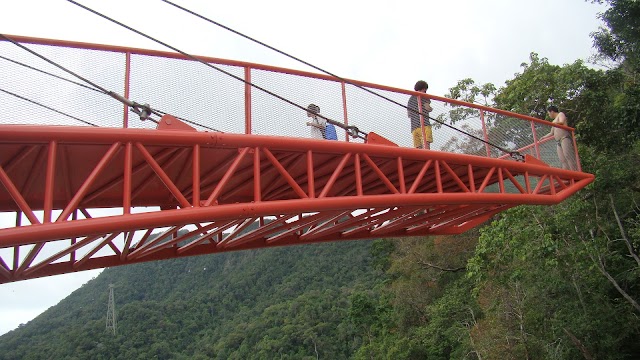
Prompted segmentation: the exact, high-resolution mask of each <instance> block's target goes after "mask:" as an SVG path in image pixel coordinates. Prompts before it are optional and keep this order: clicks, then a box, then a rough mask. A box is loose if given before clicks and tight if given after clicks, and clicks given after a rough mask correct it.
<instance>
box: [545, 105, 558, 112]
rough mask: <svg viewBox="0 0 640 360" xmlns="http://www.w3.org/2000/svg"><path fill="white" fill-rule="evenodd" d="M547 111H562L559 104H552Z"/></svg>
mask: <svg viewBox="0 0 640 360" xmlns="http://www.w3.org/2000/svg"><path fill="white" fill-rule="evenodd" d="M547 111H553V112H560V111H558V107H557V106H555V105H550V106H549V107H548V108H547Z"/></svg>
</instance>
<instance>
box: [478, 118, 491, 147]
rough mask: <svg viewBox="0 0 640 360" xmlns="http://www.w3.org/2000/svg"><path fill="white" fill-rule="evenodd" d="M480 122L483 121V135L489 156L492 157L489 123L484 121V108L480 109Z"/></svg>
mask: <svg viewBox="0 0 640 360" xmlns="http://www.w3.org/2000/svg"><path fill="white" fill-rule="evenodd" d="M480 122H482V136H483V137H484V148H485V150H487V157H491V149H490V148H489V134H487V124H486V123H485V121H484V110H482V109H480Z"/></svg>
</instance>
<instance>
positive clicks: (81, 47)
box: [0, 36, 594, 283]
mask: <svg viewBox="0 0 640 360" xmlns="http://www.w3.org/2000/svg"><path fill="white" fill-rule="evenodd" d="M11 38H13V39H14V40H16V41H19V42H22V43H29V44H36V45H44V46H52V47H63V48H65V49H66V50H69V51H70V50H71V49H73V50H74V51H75V50H77V51H78V52H77V53H75V52H64V54H67V56H69V57H71V58H76V57H78V58H81V57H82V56H84V55H83V54H86V53H87V52H91V51H99V52H101V54H103V55H104V54H105V53H109V54H120V55H123V56H122V59H124V62H125V63H124V66H120V67H122V68H123V69H124V72H125V74H124V76H123V77H122V78H123V81H124V87H123V89H124V92H123V94H122V95H123V96H125V97H127V98H128V97H129V86H130V81H131V80H130V78H131V76H130V75H131V74H130V72H131V68H132V64H138V67H137V69H138V72H140V71H142V72H143V73H144V71H145V70H146V68H145V67H144V64H147V61H149V59H152V60H153V61H159V60H158V59H164V60H166V59H179V60H180V61H190V60H188V59H185V58H184V57H183V56H181V55H177V54H171V53H163V52H157V51H150V50H140V49H130V48H121V47H114V46H106V45H95V44H83V43H72V42H67V41H59V40H48V39H35V38H27V37H19V36H11ZM38 49H39V50H41V48H38ZM83 51H84V52H83ZM134 55H135V56H137V58H136V61H132V59H131V58H132V56H134ZM200 58H201V59H203V60H205V61H207V62H209V63H216V64H221V65H224V66H228V67H230V68H231V67H233V68H234V69H236V70H235V71H236V72H237V73H242V74H244V79H245V80H246V81H250V80H251V79H252V77H255V78H258V79H261V78H264V77H265V76H267V75H269V76H271V75H272V74H277V75H278V76H279V77H284V78H286V79H287V81H289V82H288V83H286V86H281V87H280V88H281V89H282V88H287V89H288V88H289V86H290V85H291V86H293V85H295V84H298V83H302V84H304V86H305V87H304V88H303V89H302V90H300V91H303V90H304V91H306V90H309V88H310V86H311V84H313V86H319V87H318V89H320V88H321V87H322V86H329V85H331V86H334V90H331V91H333V92H331V91H329V90H326V91H328V92H327V94H333V95H326V94H324V93H323V94H324V95H323V96H324V97H326V98H327V99H328V98H329V96H339V97H341V101H340V104H341V108H340V109H337V108H335V109H331V110H334V112H335V113H343V114H344V119H343V120H342V122H343V124H344V125H348V124H349V121H348V120H349V118H350V117H351V118H353V117H356V118H358V116H357V115H358V111H359V110H361V109H371V108H376V109H381V108H383V107H384V106H383V105H385V104H381V103H376V102H375V101H374V100H371V99H369V98H367V99H363V98H361V97H360V95H358V93H355V92H354V91H353V90H354V89H353V84H357V85H359V86H365V87H368V88H371V89H375V90H378V91H383V92H385V93H386V94H388V95H389V94H390V95H395V96H396V98H398V99H402V101H406V100H407V99H408V96H409V95H419V96H425V97H428V98H430V99H431V101H432V102H431V104H432V106H433V107H434V108H436V110H437V111H438V112H439V114H440V115H446V114H447V112H448V111H449V109H455V108H456V107H465V108H466V109H467V111H469V112H474V111H475V112H477V113H478V115H479V117H478V118H477V119H475V120H474V119H473V118H469V119H467V120H468V121H469V123H468V124H471V125H472V126H470V128H471V129H480V130H481V133H482V138H483V139H484V140H485V141H488V140H492V141H498V142H501V143H503V144H504V143H505V142H506V143H509V142H511V141H512V139H511V138H510V137H509V135H508V134H506V135H504V137H503V138H501V137H495V136H496V131H495V130H496V128H495V126H494V127H493V128H491V129H489V125H491V123H490V122H489V121H488V120H486V119H485V115H486V116H487V117H488V118H490V119H493V120H491V121H496V120H495V119H498V118H500V119H502V120H504V119H505V118H509V119H514V120H517V121H514V122H513V123H511V124H513V125H514V126H518V129H519V131H520V135H521V136H523V135H522V134H524V132H523V131H524V130H526V131H528V132H530V135H527V136H528V138H527V139H528V140H527V141H524V142H519V143H518V144H519V145H518V146H519V147H521V148H520V149H519V151H520V152H521V153H523V154H527V155H526V156H525V161H524V162H518V161H514V160H510V159H506V158H497V156H498V155H496V154H495V153H492V151H491V149H490V147H489V145H488V143H487V144H486V145H485V144H482V146H481V147H480V148H479V150H478V148H474V147H473V146H467V147H464V146H462V147H460V148H459V149H458V151H463V152H465V151H468V153H469V154H474V155H467V154H460V153H454V152H449V151H448V150H446V149H444V148H442V146H444V143H442V144H440V146H441V150H442V151H428V150H421V149H413V148H402V147H398V146H397V145H396V144H394V143H393V142H392V141H396V142H397V141H398V140H394V139H391V141H389V140H386V139H385V138H383V137H380V136H377V135H376V134H375V133H373V132H371V133H369V135H368V138H367V142H368V143H366V144H362V143H357V142H349V138H348V137H345V140H347V141H325V140H311V139H304V138H300V137H295V136H299V135H298V134H293V135H292V134H289V136H287V137H285V136H267V135H255V134H252V133H255V132H256V131H255V129H254V125H255V124H256V119H255V118H254V116H253V114H254V113H257V112H259V111H265V109H276V110H272V112H271V113H270V114H269V116H270V117H269V121H271V122H272V123H280V124H286V123H287V121H291V120H292V119H290V118H288V117H287V116H290V114H291V113H290V112H286V111H284V110H283V109H282V108H280V107H278V106H279V105H277V104H275V105H274V104H271V103H268V102H265V100H264V99H261V98H260V97H256V94H255V93H256V92H255V91H254V92H252V88H251V86H249V84H245V83H241V85H239V86H240V88H237V89H236V88H233V89H232V88H229V89H222V90H226V92H224V91H221V94H223V93H224V94H227V96H236V95H237V94H242V96H243V99H242V101H243V102H244V104H243V105H244V106H243V111H242V112H238V113H234V112H232V111H231V110H232V109H233V106H228V107H227V110H229V109H231V110H229V111H231V112H229V114H230V115H229V114H227V113H224V114H220V115H224V116H218V117H219V118H222V119H225V120H228V122H234V121H235V122H237V121H244V124H245V126H244V128H245V130H244V131H245V134H235V133H222V132H204V131H196V130H194V129H193V128H192V127H191V126H189V125H186V124H184V123H183V122H181V121H179V120H177V119H176V118H174V117H171V116H169V115H165V117H163V118H162V119H161V121H160V123H159V125H158V128H157V129H141V128H129V127H130V126H131V124H130V123H129V119H128V108H127V107H126V106H124V105H122V104H120V103H116V104H117V105H116V106H118V112H120V113H121V114H123V115H122V126H123V128H113V127H94V128H91V127H71V126H43V125H7V124H4V125H0V184H1V186H0V212H1V213H0V283H6V282H11V281H18V280H24V279H30V278H36V277H42V276H49V275H55V274H63V273H69V272H75V271H82V270H88V269H95V268H102V267H109V266H117V265H126V264H131V263H137V262H144V261H153V260H162V259H170V258H177V257H184V256H192V255H199V254H210V253H217V252H224V251H233V250H243V249H255V248H263V247H272V246H285V245H293V244H305V243H315V242H324V241H341V240H352V239H370V238H381V237H397V236H415V235H430V234H458V233H461V232H464V231H466V230H468V229H470V228H473V227H475V226H477V225H479V224H481V223H482V222H484V221H486V220H487V219H489V218H490V217H491V216H492V215H494V214H496V213H499V212H501V211H504V210H506V209H508V208H510V207H513V206H517V205H520V204H539V205H552V204H557V203H559V202H561V201H563V200H564V199H566V198H567V197H568V196H571V195H572V194H574V193H575V192H576V191H578V190H579V189H581V188H583V187H584V186H586V185H587V184H589V183H590V182H591V181H593V178H594V177H593V175H591V174H586V173H582V172H580V171H568V170H563V169H559V168H555V167H552V166H549V165H547V164H546V163H545V162H543V161H541V160H539V159H545V161H547V162H551V161H555V160H553V159H554V158H555V151H556V149H555V147H556V145H555V144H554V143H553V142H552V140H551V139H543V140H539V139H540V137H541V136H543V135H544V134H546V133H548V131H549V130H550V126H555V127H561V128H565V130H568V131H570V132H571V134H572V139H573V141H574V149H575V148H576V146H575V137H573V129H571V128H567V127H563V126H558V125H551V124H550V123H549V122H545V121H543V120H540V119H536V118H532V117H528V116H524V115H519V114H514V113H510V112H507V111H504V110H498V109H491V108H488V107H484V106H481V105H477V104H468V103H464V102H461V101H457V100H452V99H446V98H441V97H437V96H433V95H428V94H422V93H415V92H412V91H407V90H402V89H395V88H390V87H385V86H381V85H375V84H369V83H364V82H358V81H355V80H352V81H349V84H347V83H346V82H345V80H343V79H336V78H333V77H330V76H326V75H319V74H312V73H307V72H302V71H297V70H289V69H283V68H276V67H270V66H266V65H259V64H250V63H244V62H238V61H232V60H224V59H215V58H203V57H200ZM109 64H111V63H109ZM154 64H155V63H154ZM160 64H165V63H160ZM171 64H172V66H177V65H176V64H175V63H171ZM185 64H186V63H185ZM185 64H182V63H181V64H180V66H186V65H185ZM112 68H119V67H118V66H113V64H111V65H109V66H105V69H112ZM176 68H179V67H176ZM160 69H163V68H162V67H160ZM172 69H173V68H172ZM180 69H182V68H180ZM12 74H13V73H12ZM20 74H22V73H20ZM27 74H30V73H24V75H14V76H15V77H17V78H19V79H28V75H27ZM252 74H253V75H252ZM292 77H296V78H295V79H294V78H292ZM297 77H301V78H304V79H305V81H304V82H300V79H298V78H297ZM135 78H136V79H138V81H140V79H143V78H144V77H143V76H140V75H137V76H136V77H135ZM311 80H315V82H313V83H312V82H311ZM263 81H264V80H263ZM167 83H170V82H167ZM133 84H135V82H133ZM318 84H320V85H318ZM327 84H329V85H327ZM347 85H348V86H347ZM18 88H20V87H19V86H18ZM141 88H144V86H142V87H141V86H137V87H136V89H137V91H138V94H140V91H141ZM56 89H57V88H56ZM154 89H156V88H154ZM230 89H231V90H230ZM234 89H235V90H234ZM239 89H243V91H238V90H239ZM336 89H341V90H340V91H339V92H338V91H335V90H336ZM347 90H348V91H350V92H349V93H348V91H347ZM319 93H320V92H317V93H314V94H319ZM153 94H154V93H153V92H151V93H148V94H146V95H145V97H146V96H150V95H153ZM228 94H236V95H228ZM336 94H337V95H336ZM181 95H184V94H182V93H181V92H180V91H175V90H174V92H171V96H170V97H172V98H173V97H175V98H180V99H181V101H183V102H184V101H185V100H184V99H182V98H181V97H180V96H181ZM138 96H140V95H138ZM91 99H93V98H90V97H87V98H83V99H81V101H77V102H76V101H74V105H79V104H92V101H93V100H91ZM323 99H324V98H323ZM47 100H50V101H51V98H48V99H47ZM227 100H228V99H227ZM109 101H111V99H110V98H109ZM252 101H256V102H257V101H262V103H261V106H256V107H254V106H253V105H252ZM55 104H57V105H58V106H60V105H65V104H64V103H63V102H58V103H55ZM218 105H220V104H218ZM323 106H324V105H323ZM334 106H335V105H334ZM102 108H105V109H106V108H107V107H106V106H105V104H102V106H101V109H102ZM123 108H124V109H123ZM323 109H326V108H324V107H323ZM348 109H352V111H353V110H355V113H350V112H349V111H348ZM4 110H5V109H4V108H3V111H4ZM122 110H124V111H122ZM323 111H325V110H323ZM452 111H453V110H452ZM6 113H7V114H9V113H10V112H9V111H7V112H6ZM3 114H4V113H3ZM10 114H11V116H15V115H14V113H10ZM24 114H29V112H28V111H25V112H24ZM238 114H240V115H241V116H237V115H238ZM354 114H355V115H354ZM366 114H369V112H367V113H366ZM381 114H383V116H382V117H381V118H380V119H383V120H385V119H387V117H388V118H390V119H391V118H394V117H396V116H397V115H401V116H400V119H399V120H398V121H402V120H404V122H407V121H408V119H406V117H405V116H406V112H405V111H404V109H402V111H400V112H399V114H395V115H394V113H393V112H388V113H381ZM386 114H388V116H387V115H386ZM432 115H434V116H435V112H434V114H432ZM489 115H490V116H489ZM303 116H304V115H303ZM106 117H107V118H108V116H106ZM367 117H368V116H367ZM380 119H377V118H372V120H371V121H370V123H368V130H375V131H378V132H384V131H387V132H388V133H391V134H393V132H390V131H388V130H389V129H385V127H386V128H389V127H391V126H389V125H388V123H382V122H381V121H380ZM19 120H20V119H18V121H19ZM107 120H109V119H107ZM263 121H264V120H263ZM360 121H363V117H362V116H360ZM473 121H476V122H475V123H474V122H473ZM102 125H104V124H102ZM374 125H378V126H381V128H373V127H372V126H374ZM407 125H408V124H407ZM107 126H108V124H107ZM262 128H264V126H263V127H262ZM262 128H261V129H262ZM274 129H282V128H274ZM510 129H511V128H510ZM305 130H306V129H305ZM406 130H408V127H407V129H406ZM445 130H446V129H440V130H439V132H438V136H439V138H440V139H443V141H445V142H446V139H451V140H455V137H457V136H459V134H454V135H451V134H448V135H447V133H446V131H445ZM260 131H264V130H260ZM274 131H277V130H274ZM400 133H402V138H408V136H409V134H408V133H406V134H405V131H404V130H399V131H398V134H400ZM398 134H395V135H394V136H399V135H398ZM490 135H491V136H490ZM492 136H493V138H492ZM385 137H388V135H385ZM523 143H524V145H523ZM465 144H466V145H473V141H469V140H468V139H467V142H464V141H463V143H462V145H465ZM513 144H515V142H513ZM460 149H462V150H460ZM545 149H546V150H545ZM478 151H479V152H478ZM545 151H546V153H545ZM549 151H551V152H552V153H553V155H554V156H552V157H551V158H550V157H549V156H548V155H545V154H548V153H549ZM485 153H486V157H485V156H484V154H485ZM478 155H480V156H478ZM545 156H546V158H545ZM575 156H576V160H577V163H576V165H577V168H578V169H580V163H579V157H578V154H577V151H576V153H575ZM550 159H551V160H550ZM7 219H10V223H7Z"/></svg>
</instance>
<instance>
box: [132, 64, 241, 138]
mask: <svg viewBox="0 0 640 360" xmlns="http://www.w3.org/2000/svg"><path fill="white" fill-rule="evenodd" d="M215 66H216V67H218V68H220V69H222V70H224V71H226V72H228V73H231V74H233V75H235V76H238V77H240V78H244V69H243V68H241V67H237V66H228V65H215ZM130 84H131V85H130V99H131V100H134V101H137V102H138V103H148V104H150V105H151V107H152V108H154V109H157V110H160V111H163V112H167V113H170V114H171V115H174V116H177V117H180V118H183V119H187V120H189V121H192V122H195V123H197V124H200V125H204V126H206V127H208V128H212V129H217V130H220V131H223V132H233V133H243V132H244V83H243V82H242V81H239V80H237V79H234V78H233V77H231V76H229V75H226V74H224V73H222V72H220V71H217V70H215V69H213V68H210V67H208V66H206V65H204V64H202V63H200V62H195V61H190V60H181V59H169V58H162V57H155V56H145V55H132V56H131V77H130ZM189 125H191V126H194V127H195V128H196V129H198V130H208V129H207V128H205V127H203V126H197V125H194V124H191V123H189ZM129 127H155V124H154V123H152V122H150V121H146V122H142V121H140V119H139V117H137V116H136V114H133V113H131V114H130V115H129ZM209 131H210V130H209Z"/></svg>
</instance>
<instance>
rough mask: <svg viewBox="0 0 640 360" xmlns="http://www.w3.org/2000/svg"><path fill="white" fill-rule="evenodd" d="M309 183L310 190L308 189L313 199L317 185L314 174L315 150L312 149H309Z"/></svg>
mask: <svg viewBox="0 0 640 360" xmlns="http://www.w3.org/2000/svg"><path fill="white" fill-rule="evenodd" d="M307 185H308V187H309V191H307V193H308V194H309V197H310V198H312V199H313V198H315V197H316V185H315V181H314V174H313V152H311V150H307Z"/></svg>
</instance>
